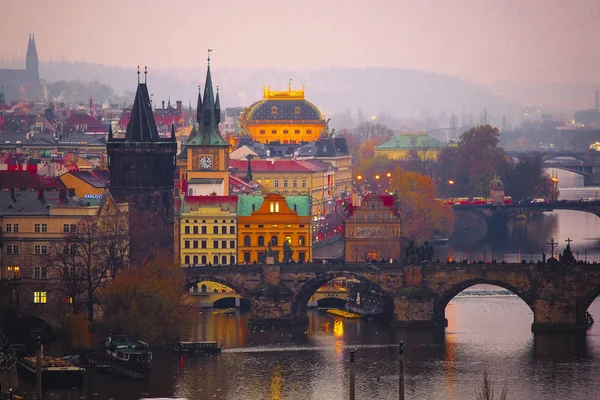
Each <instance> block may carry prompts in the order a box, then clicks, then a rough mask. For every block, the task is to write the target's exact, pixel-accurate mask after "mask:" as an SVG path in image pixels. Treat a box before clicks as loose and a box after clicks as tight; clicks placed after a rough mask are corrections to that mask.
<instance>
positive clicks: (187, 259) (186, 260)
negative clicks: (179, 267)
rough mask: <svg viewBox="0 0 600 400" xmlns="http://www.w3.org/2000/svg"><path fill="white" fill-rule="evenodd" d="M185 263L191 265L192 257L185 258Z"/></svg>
mask: <svg viewBox="0 0 600 400" xmlns="http://www.w3.org/2000/svg"><path fill="white" fill-rule="evenodd" d="M185 263H186V264H189V263H190V256H185Z"/></svg>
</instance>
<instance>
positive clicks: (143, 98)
mask: <svg viewBox="0 0 600 400" xmlns="http://www.w3.org/2000/svg"><path fill="white" fill-rule="evenodd" d="M138 74H139V71H138ZM106 151H107V154H108V167H109V169H110V192H111V194H112V195H113V197H114V198H115V199H116V200H117V201H119V202H127V203H129V221H130V223H129V229H130V237H131V240H130V243H131V244H130V248H131V253H130V257H131V264H132V265H140V264H142V263H143V262H144V260H145V259H147V258H151V257H154V256H156V255H164V256H166V257H169V258H168V259H169V260H171V259H173V254H174V250H173V245H174V223H175V216H174V208H173V186H174V177H173V175H174V173H175V155H176V154H177V142H176V140H175V135H174V132H173V130H171V136H170V137H169V138H167V139H161V138H160V137H159V135H158V130H157V128H156V122H155V120H154V114H153V113H152V105H151V103H150V96H149V94H148V87H147V86H146V83H138V87H137V92H136V94H135V100H134V103H133V109H132V111H131V118H130V120H129V124H128V125H127V132H126V134H125V138H120V139H117V138H115V137H113V133H112V128H110V129H109V134H108V140H107V142H106Z"/></svg>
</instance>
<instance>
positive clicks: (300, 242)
mask: <svg viewBox="0 0 600 400" xmlns="http://www.w3.org/2000/svg"><path fill="white" fill-rule="evenodd" d="M305 242H306V239H304V236H300V237H298V246H304V244H305Z"/></svg>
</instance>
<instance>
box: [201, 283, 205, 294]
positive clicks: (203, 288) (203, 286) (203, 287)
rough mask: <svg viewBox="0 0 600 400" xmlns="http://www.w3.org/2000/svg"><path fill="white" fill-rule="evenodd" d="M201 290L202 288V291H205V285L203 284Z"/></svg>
mask: <svg viewBox="0 0 600 400" xmlns="http://www.w3.org/2000/svg"><path fill="white" fill-rule="evenodd" d="M201 290H202V293H206V285H204V284H203V285H202V288H201Z"/></svg>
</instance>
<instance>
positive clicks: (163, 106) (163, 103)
mask: <svg viewBox="0 0 600 400" xmlns="http://www.w3.org/2000/svg"><path fill="white" fill-rule="evenodd" d="M162 109H163V110H164V109H165V101H164V100H163V101H162Z"/></svg>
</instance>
